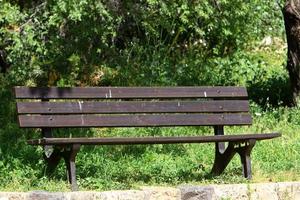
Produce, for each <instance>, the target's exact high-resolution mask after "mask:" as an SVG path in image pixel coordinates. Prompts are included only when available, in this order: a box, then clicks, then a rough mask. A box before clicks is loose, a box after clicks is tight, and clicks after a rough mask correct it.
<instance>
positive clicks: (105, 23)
mask: <svg viewBox="0 0 300 200" xmlns="http://www.w3.org/2000/svg"><path fill="white" fill-rule="evenodd" d="M2 1H3V5H4V6H2V7H1V8H0V13H1V15H0V23H1V24H3V25H2V26H1V27H0V35H1V37H0V46H2V48H4V49H5V51H6V52H7V60H8V61H9V62H10V64H11V68H10V71H9V73H8V76H9V77H10V78H9V79H8V80H10V81H11V82H12V84H13V85H14V84H20V85H24V84H27V85H60V86H63V85H65V86H67V85H111V84H114V85H116V84H120V81H115V77H117V79H121V80H122V83H121V84H122V85H129V84H134V85H140V84H143V80H144V79H145V78H143V76H144V77H148V78H146V79H147V80H148V82H149V81H150V80H151V79H153V78H154V77H157V78H156V79H157V80H153V81H151V83H149V84H156V85H159V84H163V83H165V84H171V85H174V84H179V83H180V84H185V82H189V83H190V82H194V78H195V77H194V76H193V75H189V74H188V75H187V77H185V76H183V75H181V76H180V75H178V76H176V75H175V76H170V74H171V73H175V74H177V73H183V72H185V71H187V70H190V73H192V74H193V72H197V71H210V69H209V68H211V67H212V68H213V67H214V66H210V64H213V63H212V62H216V61H211V60H212V59H214V60H222V59H223V57H225V60H226V57H230V56H231V55H232V54H233V53H235V52H236V51H240V50H242V49H244V48H245V47H247V46H249V45H251V42H252V41H256V40H257V39H260V38H262V37H264V36H265V35H266V34H268V35H276V36H278V35H281V34H282V30H283V28H282V23H281V22H280V20H281V18H280V17H279V16H280V14H281V13H280V10H279V8H278V6H277V4H275V3H274V2H273V1H269V2H263V3H262V2H261V1H251V3H249V2H245V1H242V0H238V1H227V0H219V1H208V0H207V1H188V0H180V1H156V0H143V1H119V0H109V1H95V0H84V1H79V0H72V1H71V0H69V1H65V0H58V1H50V0H48V1H37V2H35V3H34V2H31V3H29V2H28V3H26V4H24V5H18V4H17V3H15V1H4V0H2ZM232 8H234V9H232ZM274 30H276V31H274ZM144 58H146V60H144ZM208 58H210V60H209V61H208V62H207V60H208ZM139 59H141V60H139ZM186 59H195V61H194V62H195V63H191V65H189V64H190V63H187V64H188V65H186ZM130 61H132V62H133V63H132V62H130ZM189 62H191V61H189ZM221 62H223V61H221ZM225 62H227V61H225ZM132 64H133V65H134V66H131V65H132ZM148 64H150V65H151V66H149V69H146V68H148ZM125 65H127V66H125ZM136 65H137V67H136ZM174 65H175V66H174ZM176 65H178V66H176ZM124 68H125V69H124ZM186 68H188V69H186ZM137 70H141V72H140V71H137ZM136 71H137V72H136ZM131 73H137V74H138V76H137V77H138V79H137V80H131V81H130V82H128V81H125V82H124V80H128V78H127V77H128V74H131ZM148 73H150V74H148ZM202 83H203V84H208V83H206V82H205V81H202ZM215 84H219V82H216V83H215Z"/></svg>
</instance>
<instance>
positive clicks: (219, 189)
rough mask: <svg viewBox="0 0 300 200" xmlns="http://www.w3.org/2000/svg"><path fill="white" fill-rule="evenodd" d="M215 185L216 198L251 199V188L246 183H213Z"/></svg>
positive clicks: (217, 199)
mask: <svg viewBox="0 0 300 200" xmlns="http://www.w3.org/2000/svg"><path fill="white" fill-rule="evenodd" d="M213 187H214V188H215V194H216V197H215V199H216V200H219V199H227V198H228V199H235V200H249V190H248V186H247V185H246V184H233V185H213Z"/></svg>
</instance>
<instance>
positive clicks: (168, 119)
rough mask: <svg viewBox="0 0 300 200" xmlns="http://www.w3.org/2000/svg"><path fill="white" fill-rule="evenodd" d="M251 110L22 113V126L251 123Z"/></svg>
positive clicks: (153, 125) (139, 125)
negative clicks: (197, 112) (231, 112)
mask: <svg viewBox="0 0 300 200" xmlns="http://www.w3.org/2000/svg"><path fill="white" fill-rule="evenodd" d="M251 123H252V119H251V116H250V114H240V113H238V114H161V115H158V114H145V115H19V124H20V127H30V128H34V127H35V128H42V127H44V128H47V127H49V128H55V127H148V126H151V127H155V126H205V125H207V126H213V125H249V124H251Z"/></svg>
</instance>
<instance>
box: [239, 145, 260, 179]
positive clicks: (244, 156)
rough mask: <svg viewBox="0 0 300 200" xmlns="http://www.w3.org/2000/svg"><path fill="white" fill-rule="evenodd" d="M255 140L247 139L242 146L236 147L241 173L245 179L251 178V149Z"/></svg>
mask: <svg viewBox="0 0 300 200" xmlns="http://www.w3.org/2000/svg"><path fill="white" fill-rule="evenodd" d="M255 143H256V141H255V140H250V141H248V142H247V143H246V144H245V146H244V147H239V148H237V152H238V154H239V155H240V157H241V162H242V166H243V174H244V177H245V178H247V179H251V178H252V172H251V157H250V155H251V151H252V149H253V147H254V145H255Z"/></svg>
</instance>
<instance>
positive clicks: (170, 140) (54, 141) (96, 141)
mask: <svg viewBox="0 0 300 200" xmlns="http://www.w3.org/2000/svg"><path fill="white" fill-rule="evenodd" d="M280 136H281V134H280V133H265V134H241V135H216V136H190V137H114V138H112V137H109V138H43V139H35V140H28V144H31V145H68V144H82V145H127V144H174V143H208V142H243V141H245V142H246V141H249V140H266V139H272V138H276V137H280Z"/></svg>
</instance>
